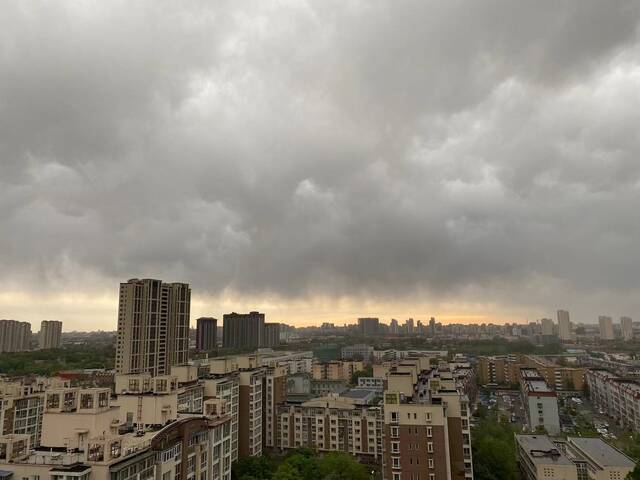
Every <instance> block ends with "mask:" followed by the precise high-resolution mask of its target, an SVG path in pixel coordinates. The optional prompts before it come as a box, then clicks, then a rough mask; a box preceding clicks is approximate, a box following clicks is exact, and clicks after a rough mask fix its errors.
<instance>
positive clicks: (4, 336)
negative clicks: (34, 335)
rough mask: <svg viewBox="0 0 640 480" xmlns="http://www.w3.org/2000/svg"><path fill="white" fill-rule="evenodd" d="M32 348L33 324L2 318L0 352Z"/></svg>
mask: <svg viewBox="0 0 640 480" xmlns="http://www.w3.org/2000/svg"><path fill="white" fill-rule="evenodd" d="M29 350H31V324H30V323H29V322H18V321H16V320H0V353H13V352H26V351H29Z"/></svg>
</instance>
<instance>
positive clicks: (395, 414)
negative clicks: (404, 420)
mask: <svg viewBox="0 0 640 480" xmlns="http://www.w3.org/2000/svg"><path fill="white" fill-rule="evenodd" d="M391 421H392V422H397V421H398V412H391ZM332 423H333V422H332Z"/></svg>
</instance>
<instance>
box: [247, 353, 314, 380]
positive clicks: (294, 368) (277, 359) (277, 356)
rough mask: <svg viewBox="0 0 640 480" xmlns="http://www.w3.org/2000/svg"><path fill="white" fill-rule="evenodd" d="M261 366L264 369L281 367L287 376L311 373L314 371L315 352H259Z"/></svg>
mask: <svg viewBox="0 0 640 480" xmlns="http://www.w3.org/2000/svg"><path fill="white" fill-rule="evenodd" d="M258 356H259V358H260V365H262V366H263V367H281V368H283V369H284V370H285V371H286V373H287V375H290V374H295V373H311V371H312V369H313V352H311V351H303V352H285V351H277V350H269V349H264V350H263V349H260V350H258Z"/></svg>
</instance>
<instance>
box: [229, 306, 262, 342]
mask: <svg viewBox="0 0 640 480" xmlns="http://www.w3.org/2000/svg"><path fill="white" fill-rule="evenodd" d="M223 322H224V327H223V330H222V346H223V347H225V348H259V347H261V346H262V345H263V335H264V313H259V312H249V313H236V312H233V313H225V315H224V317H223Z"/></svg>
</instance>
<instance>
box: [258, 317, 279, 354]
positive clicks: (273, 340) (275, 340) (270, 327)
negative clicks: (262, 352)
mask: <svg viewBox="0 0 640 480" xmlns="http://www.w3.org/2000/svg"><path fill="white" fill-rule="evenodd" d="M278 345H280V324H279V323H265V324H264V333H263V335H262V346H263V347H268V348H273V347H277V346H278Z"/></svg>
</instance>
